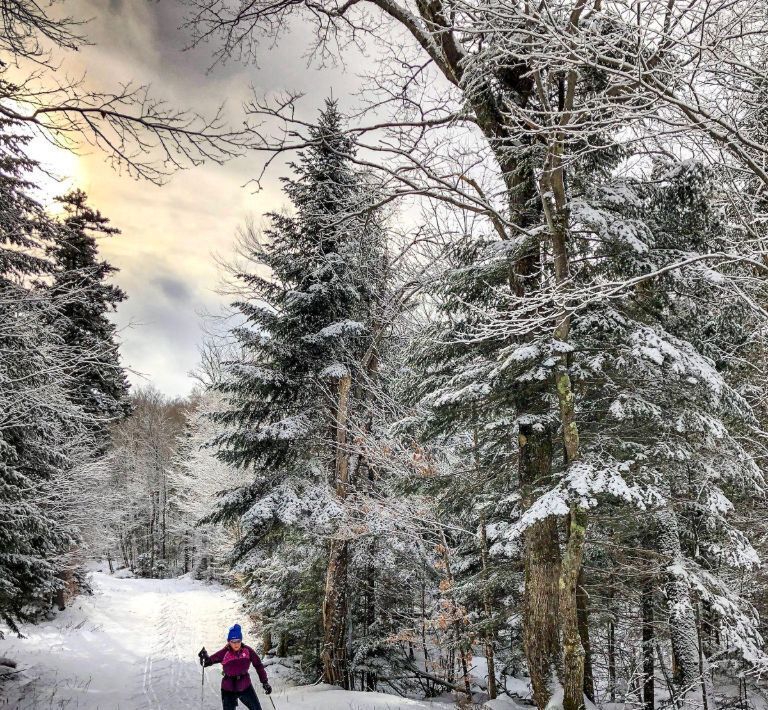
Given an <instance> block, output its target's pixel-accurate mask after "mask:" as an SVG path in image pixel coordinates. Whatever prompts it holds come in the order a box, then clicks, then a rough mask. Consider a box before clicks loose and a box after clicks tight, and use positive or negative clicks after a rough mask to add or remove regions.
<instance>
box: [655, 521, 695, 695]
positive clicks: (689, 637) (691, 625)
mask: <svg viewBox="0 0 768 710" xmlns="http://www.w3.org/2000/svg"><path fill="white" fill-rule="evenodd" d="M656 521H657V523H658V528H657V544H658V548H659V552H660V553H661V554H662V555H663V556H664V557H665V558H666V560H665V562H666V566H665V567H664V569H663V575H664V591H665V592H666V599H667V610H668V615H669V636H670V639H671V641H672V654H673V658H674V673H673V679H674V681H675V683H677V685H678V686H679V687H680V688H681V690H683V691H684V692H687V691H689V690H691V689H692V688H693V687H695V685H696V684H697V681H698V680H699V643H698V630H697V627H696V615H695V613H694V609H693V604H692V603H691V587H690V584H689V582H688V579H687V578H686V576H685V571H684V566H683V554H682V551H681V548H680V535H679V532H678V525H677V516H676V515H675V513H674V511H673V510H671V509H670V508H665V509H662V510H660V511H658V512H657V513H656Z"/></svg>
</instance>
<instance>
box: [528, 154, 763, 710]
mask: <svg viewBox="0 0 768 710" xmlns="http://www.w3.org/2000/svg"><path fill="white" fill-rule="evenodd" d="M571 189H572V191H573V198H572V202H571V214H572V219H573V223H572V227H571V228H572V230H573V233H574V234H578V235H579V237H578V238H576V239H574V245H575V246H574V254H573V258H575V259H576V260H578V262H579V263H580V264H581V268H580V271H579V274H578V277H577V278H576V279H575V281H576V284H575V285H574V288H575V290H576V291H577V292H578V290H579V288H580V287H581V288H583V289H584V293H585V294H587V295H586V296H585V298H584V305H583V306H582V308H581V309H579V311H577V312H576V313H575V315H574V317H573V331H572V341H571V342H572V345H573V348H574V351H573V352H572V354H571V355H570V356H569V359H570V363H571V364H570V373H571V378H572V381H573V382H574V386H575V388H576V393H577V397H578V401H579V403H580V406H579V414H578V420H579V426H580V428H581V431H582V432H583V437H582V457H581V459H580V461H579V464H578V465H577V466H576V467H571V469H570V470H569V472H568V474H567V475H566V476H564V477H561V478H560V479H559V481H558V482H557V483H556V485H554V486H553V487H552V488H550V490H548V491H546V492H545V493H544V494H543V495H541V496H540V497H539V498H538V500H537V501H536V502H535V503H534V505H533V506H532V507H531V509H530V510H529V511H528V512H527V513H526V515H525V517H524V520H523V523H524V524H525V522H526V520H527V521H530V522H533V521H537V520H539V519H540V517H541V516H543V515H556V514H558V511H564V510H566V509H567V508H568V506H569V505H571V504H572V503H573V501H574V500H576V501H577V503H578V505H580V506H582V507H584V508H585V509H591V510H592V511H594V516H595V523H596V525H595V529H594V530H593V533H592V534H593V540H594V541H595V543H596V553H597V554H598V555H600V548H601V546H602V545H603V544H605V543H608V548H609V549H610V550H611V551H612V554H611V555H608V559H611V560H613V561H614V562H615V561H616V559H623V560H627V559H630V560H633V561H634V564H633V565H632V566H631V567H629V568H627V567H622V566H621V565H619V566H617V567H611V566H610V565H611V564H612V563H611V562H608V561H607V560H606V558H605V557H604V556H603V558H602V562H601V564H603V565H604V564H607V565H608V568H607V569H605V570H604V574H601V573H600V572H598V573H597V576H598V577H599V579H600V582H601V583H602V584H604V585H605V586H609V585H615V584H616V583H617V580H621V579H624V580H625V583H626V586H625V587H624V591H625V593H627V594H628V595H629V597H630V599H631V600H632V601H631V606H633V607H634V609H635V610H637V616H640V617H642V619H643V621H642V624H641V626H642V632H643V639H642V641H641V640H640V639H639V637H638V636H635V637H634V638H635V640H636V641H637V643H638V644H639V645H641V646H642V648H643V654H644V662H643V670H642V672H641V678H642V679H643V681H642V685H643V686H644V687H643V694H644V696H643V697H644V703H645V704H646V707H652V706H653V702H654V685H653V679H654V676H655V672H656V669H655V665H654V664H655V660H656V659H655V652H656V650H657V649H656V644H658V643H661V642H662V641H664V642H666V640H667V639H668V641H669V643H670V646H671V654H672V657H673V659H674V662H673V663H672V664H671V665H672V666H673V667H674V669H675V679H674V680H675V683H676V685H675V687H674V688H673V692H677V693H685V692H690V691H695V692H696V693H700V694H701V695H702V696H703V698H704V702H705V703H709V706H710V707H712V702H713V687H712V674H711V672H710V670H709V665H708V657H709V656H718V655H722V656H723V657H725V656H729V657H730V658H731V659H735V658H736V657H738V658H740V659H741V662H742V663H744V664H746V665H747V666H750V665H751V666H753V667H754V664H756V663H757V664H761V663H764V655H763V654H764V649H763V640H762V639H761V638H760V635H759V633H758V631H757V623H758V622H757V617H756V614H755V612H754V609H752V607H751V606H750V605H749V603H747V601H746V600H745V599H744V598H743V597H741V596H740V595H739V593H738V592H737V587H736V585H733V584H732V580H733V579H734V575H735V576H738V575H739V574H741V573H743V570H745V569H748V568H750V567H751V566H753V565H755V564H756V562H757V556H756V554H755V551H754V549H753V547H752V545H751V544H750V543H749V542H748V540H747V539H746V537H745V536H744V534H743V532H742V531H741V530H740V529H739V526H738V525H737V524H736V523H735V522H734V519H733V516H732V511H733V509H734V506H733V503H732V498H733V496H734V495H736V496H741V495H742V494H743V492H744V491H749V495H751V496H760V495H762V494H763V493H762V492H763V491H764V489H765V485H764V480H763V474H762V473H761V471H760V470H759V468H758V467H757V466H756V465H755V461H754V459H753V457H752V456H751V455H750V453H749V450H748V445H747V441H748V435H749V432H750V431H751V429H752V427H754V426H755V423H756V421H755V418H754V416H753V412H752V410H751V408H750V406H749V405H748V403H747V401H746V400H745V399H744V398H743V397H742V396H741V395H740V393H739V391H738V390H737V389H736V385H737V384H738V385H739V386H743V384H744V383H743V380H742V376H743V374H742V373H741V372H739V376H738V377H736V378H734V369H733V367H734V365H735V364H736V365H737V364H738V362H739V360H740V358H739V357H738V356H736V354H737V353H739V352H748V349H749V348H750V347H752V344H751V342H750V339H749V338H747V337H746V333H745V331H744V330H743V329H742V328H741V327H739V326H737V325H735V324H740V323H745V322H752V321H753V320H754V319H755V318H757V319H758V320H760V318H759V316H758V315H756V312H755V310H754V309H753V308H751V307H750V298H749V296H748V295H747V296H745V292H744V288H745V287H746V286H745V285H744V284H749V283H751V281H750V279H749V271H750V268H751V267H749V266H748V265H747V266H739V264H738V254H740V253H741V252H742V250H744V251H743V255H744V256H745V257H748V258H754V254H751V253H750V252H749V249H750V243H749V242H746V241H744V240H740V239H739V238H738V234H736V235H734V234H733V233H731V231H730V230H729V228H728V225H727V223H726V222H725V221H724V220H723V219H722V218H721V214H720V212H719V211H718V209H717V205H718V203H719V202H720V201H721V200H722V199H723V196H722V195H718V193H717V192H716V191H715V189H714V188H713V183H712V179H711V177H710V176H709V175H708V174H707V171H706V170H705V169H704V168H703V167H702V166H701V165H700V164H697V163H695V162H677V163H675V162H671V163H657V164H656V165H655V166H653V169H652V170H650V171H649V173H648V174H647V175H644V176H638V177H636V178H635V179H627V178H620V177H616V176H615V174H614V172H613V170H611V169H609V170H607V171H604V172H601V171H593V172H592V173H591V175H589V177H588V178H587V176H586V174H582V175H581V176H579V175H578V173H576V177H575V178H574V179H573V180H572V183H571ZM726 201H727V200H726ZM734 245H739V246H736V247H735V248H734ZM726 252H731V253H732V255H733V257H734V258H733V259H728V258H722V257H718V256H717V255H718V254H724V253H726ZM654 274H658V275H654ZM633 280H635V281H633ZM617 283H618V284H626V286H624V287H623V288H620V289H616V290H613V289H614V288H615V287H614V286H611V285H610V284H613V285H615V284H617ZM603 288H605V289H606V290H613V292H612V294H611V296H610V297H606V296H602V295H600V292H601V289H603ZM592 294H596V295H592ZM756 326H758V327H757V330H758V331H762V330H763V329H764V323H762V322H761V323H760V324H757V323H756ZM740 370H741V368H738V367H737V370H736V371H737V372H738V371H740ZM559 467H560V464H558V466H557V469H556V470H558V469H559ZM618 550H621V552H620V553H618V555H617V556H616V557H614V556H613V555H614V554H615V553H617V552H618ZM625 564H626V562H625ZM596 567H597V568H598V569H599V565H597V564H596V563H594V562H593V565H592V568H593V569H595V568H596ZM638 580H639V581H640V584H638ZM581 584H582V585H583V584H585V583H584V582H583V581H582V583H581ZM590 584H591V583H590ZM599 584H600V583H598V584H597V586H595V587H591V586H589V584H588V588H591V589H592V590H593V591H594V592H598V590H599V589H600V586H599ZM615 601H616V600H615V599H614V600H613V603H615ZM641 607H642V609H641ZM601 611H607V610H605V608H603V609H601ZM632 613H633V615H634V614H635V612H634V611H633V612H632ZM705 618H706V623H703V621H702V620H703V619H705ZM662 620H663V621H664V623H662ZM639 626H640V625H639ZM705 627H706V628H708V630H707V631H703V629H704V628H705ZM587 628H588V627H587ZM585 641H587V639H583V642H585ZM665 670H666V669H665ZM670 675H671V672H670Z"/></svg>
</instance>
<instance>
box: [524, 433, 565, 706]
mask: <svg viewBox="0 0 768 710" xmlns="http://www.w3.org/2000/svg"><path fill="white" fill-rule="evenodd" d="M519 446H520V462H519V465H520V481H521V482H522V483H523V505H524V506H525V507H528V506H529V505H530V504H531V502H532V501H533V498H534V491H533V490H532V488H533V486H534V485H535V484H536V483H538V482H539V481H541V480H542V478H543V477H546V476H548V475H549V474H550V471H551V467H552V437H551V434H550V432H549V431H547V430H546V428H545V427H543V426H542V425H541V424H538V423H535V424H528V423H521V424H520V442H519ZM524 546H525V550H524V552H525V592H524V597H523V645H524V647H525V657H526V660H527V663H528V672H529V673H530V675H531V686H532V687H533V699H534V701H535V703H536V705H537V706H538V707H539V708H540V709H542V710H543V708H545V707H546V705H547V703H548V702H549V700H550V698H551V697H552V693H553V691H554V682H555V681H556V679H557V677H558V675H559V672H558V671H559V665H560V660H561V649H560V637H559V633H558V630H559V628H558V598H559V582H560V546H559V544H558V531H557V520H556V519H555V518H554V517H549V518H545V519H544V520H540V521H538V522H536V523H534V524H533V525H531V526H530V527H529V528H528V529H527V530H526V531H525V537H524Z"/></svg>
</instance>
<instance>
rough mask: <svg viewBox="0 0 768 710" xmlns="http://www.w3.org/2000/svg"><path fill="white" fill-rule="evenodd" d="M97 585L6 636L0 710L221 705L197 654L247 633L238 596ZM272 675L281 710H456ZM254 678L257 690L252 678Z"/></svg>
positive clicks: (267, 708)
mask: <svg viewBox="0 0 768 710" xmlns="http://www.w3.org/2000/svg"><path fill="white" fill-rule="evenodd" d="M92 583H93V590H94V594H93V596H83V597H78V598H77V599H75V600H74V602H73V605H72V606H71V607H70V608H68V609H67V610H66V611H64V612H61V613H60V614H58V616H57V617H56V618H55V619H54V620H53V621H47V622H43V623H42V624H38V625H26V626H24V627H23V629H22V632H23V634H24V636H25V637H26V638H24V639H18V638H16V637H15V636H14V635H13V634H11V633H9V632H8V630H7V629H3V631H4V632H6V638H5V639H4V640H0V656H7V657H9V658H13V659H16V660H17V661H18V662H19V670H20V672H19V673H18V674H15V675H14V676H13V680H9V681H7V682H6V684H5V685H0V710H6V708H13V709H14V710H43V709H46V708H56V709H57V710H161V709H163V710H165V709H168V708H190V709H192V710H196V709H197V708H200V707H202V708H205V709H206V710H213V709H215V708H220V707H221V699H220V695H219V681H220V673H219V671H218V669H219V668H220V667H219V666H214V667H212V668H208V669H206V673H205V687H204V688H202V687H201V670H200V666H199V664H198V662H197V652H198V651H199V649H200V647H201V646H203V645H204V646H205V647H206V648H207V649H208V650H209V651H210V652H213V651H215V650H218V649H219V648H221V647H222V646H223V645H224V642H223V641H222V638H223V637H224V636H225V635H226V631H227V629H228V628H229V626H231V625H232V624H233V623H235V622H240V623H242V624H243V626H244V628H248V624H247V619H246V617H245V616H244V615H243V614H242V612H241V607H240V604H241V599H240V597H239V596H238V594H237V593H236V592H235V591H233V590H231V589H227V588H225V587H222V586H220V585H217V584H206V583H203V582H197V581H195V580H192V579H189V578H187V577H183V578H180V579H163V580H161V579H118V578H116V577H111V576H109V575H106V574H102V573H100V572H95V573H94V574H93V579H92ZM250 641H251V643H252V644H253V645H256V644H255V643H254V639H252V638H251V639H250ZM248 642H249V639H248V638H246V643H248ZM280 670H282V669H280ZM267 672H268V673H269V674H270V681H271V682H272V685H273V686H274V687H275V692H274V693H273V695H272V697H273V698H274V701H275V706H276V708H277V710H380V709H383V708H386V709H387V710H394V709H396V708H403V710H447V709H448V708H455V705H447V704H445V703H439V702H433V703H430V702H423V701H417V700H406V699H403V698H399V697H396V696H392V695H384V694H379V693H362V692H346V691H343V690H339V689H337V688H332V687H330V686H298V687H293V686H288V685H285V684H283V683H282V682H281V678H280V676H279V674H276V672H275V669H273V668H270V667H269V666H268V667H267ZM251 677H252V678H254V680H255V685H256V688H257V690H260V687H259V685H258V678H257V677H256V673H255V671H253V670H252V671H251ZM201 691H203V693H204V694H203V696H202V697H203V703H202V705H201ZM259 699H260V701H261V704H262V709H263V710H272V704H271V703H270V702H269V700H268V699H267V698H266V697H265V696H264V695H263V694H262V693H259ZM240 707H244V706H242V705H240Z"/></svg>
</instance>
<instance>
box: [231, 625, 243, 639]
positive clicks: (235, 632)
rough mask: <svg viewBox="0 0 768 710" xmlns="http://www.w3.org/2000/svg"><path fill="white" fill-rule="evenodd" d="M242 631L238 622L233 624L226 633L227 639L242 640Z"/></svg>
mask: <svg viewBox="0 0 768 710" xmlns="http://www.w3.org/2000/svg"><path fill="white" fill-rule="evenodd" d="M242 640H243V632H242V630H241V629H240V624H235V625H234V626H233V627H232V628H231V629H230V630H229V633H228V634H227V641H242Z"/></svg>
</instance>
